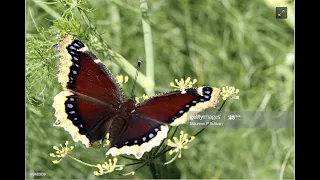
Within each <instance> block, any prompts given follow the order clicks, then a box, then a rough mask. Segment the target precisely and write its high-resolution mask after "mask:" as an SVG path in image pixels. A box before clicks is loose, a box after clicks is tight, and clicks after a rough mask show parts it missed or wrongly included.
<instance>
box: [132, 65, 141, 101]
mask: <svg viewBox="0 0 320 180" xmlns="http://www.w3.org/2000/svg"><path fill="white" fill-rule="evenodd" d="M140 66H141V61H138V66H137V72H136V76H135V78H134V82H133V87H132V91H131V98H132V99H134V98H135V97H134V88H135V86H136V82H137V78H138V72H139V69H140Z"/></svg>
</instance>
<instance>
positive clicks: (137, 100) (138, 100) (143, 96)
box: [135, 94, 148, 104]
mask: <svg viewBox="0 0 320 180" xmlns="http://www.w3.org/2000/svg"><path fill="white" fill-rule="evenodd" d="M147 98H148V95H146V94H143V95H142V97H135V100H136V103H137V104H138V103H140V99H142V101H143V100H145V99H147Z"/></svg>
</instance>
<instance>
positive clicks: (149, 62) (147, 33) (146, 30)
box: [140, 0, 154, 96]
mask: <svg viewBox="0 0 320 180" xmlns="http://www.w3.org/2000/svg"><path fill="white" fill-rule="evenodd" d="M140 10H141V14H142V29H143V37H144V48H145V53H146V66H147V68H146V71H147V72H146V75H147V78H149V80H150V81H152V82H154V58H153V45H152V33H151V27H150V20H149V12H148V4H147V1H146V0H140ZM146 93H147V95H148V96H151V95H154V87H152V88H147V89H146Z"/></svg>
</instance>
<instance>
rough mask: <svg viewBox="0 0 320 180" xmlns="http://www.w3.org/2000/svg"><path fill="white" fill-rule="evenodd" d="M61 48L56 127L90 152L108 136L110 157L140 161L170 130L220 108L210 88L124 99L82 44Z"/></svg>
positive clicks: (68, 39)
mask: <svg viewBox="0 0 320 180" xmlns="http://www.w3.org/2000/svg"><path fill="white" fill-rule="evenodd" d="M57 48H58V50H59V52H60V55H61V57H60V65H59V70H58V80H59V82H60V84H61V85H62V87H63V88H64V91H62V92H60V93H59V94H58V95H56V96H55V98H54V103H53V107H54V108H55V110H56V113H55V115H56V117H57V120H56V122H55V123H54V125H55V126H60V127H63V128H64V129H65V130H66V131H68V132H69V133H70V134H71V136H72V138H73V140H74V141H81V142H82V143H83V144H84V145H85V146H86V147H90V146H91V145H92V144H93V143H94V142H95V141H97V140H103V139H104V138H105V136H106V134H107V133H109V140H110V144H111V148H110V149H109V150H108V152H107V154H111V155H113V156H116V155H119V154H132V155H134V156H136V158H141V157H142V155H143V154H144V152H148V151H150V150H151V149H152V148H153V147H155V146H158V145H160V143H161V141H162V140H163V139H165V138H166V137H167V132H168V125H171V126H177V125H180V124H185V123H186V122H187V119H188V116H189V115H192V114H195V113H198V112H200V111H202V110H204V109H206V108H209V107H216V106H217V105H218V102H219V96H220V92H221V90H220V89H219V88H215V87H210V86H203V87H198V88H187V89H183V90H175V91H171V92H167V93H163V94H159V95H156V96H152V97H150V98H148V99H145V100H144V101H142V102H141V103H139V104H136V103H135V101H134V99H133V98H132V99H131V98H130V99H125V97H124V94H123V92H122V90H121V88H120V85H119V83H117V81H116V80H115V78H114V76H113V75H112V74H111V73H110V71H109V70H108V69H107V68H106V67H105V66H104V65H103V64H102V62H101V61H100V60H99V59H98V58H97V57H96V56H95V55H94V54H93V53H92V52H91V51H89V48H88V47H87V46H85V45H84V44H83V43H82V42H81V41H79V40H78V39H76V38H75V37H73V36H71V35H65V36H64V38H63V39H62V40H61V41H60V43H59V44H58V46H57Z"/></svg>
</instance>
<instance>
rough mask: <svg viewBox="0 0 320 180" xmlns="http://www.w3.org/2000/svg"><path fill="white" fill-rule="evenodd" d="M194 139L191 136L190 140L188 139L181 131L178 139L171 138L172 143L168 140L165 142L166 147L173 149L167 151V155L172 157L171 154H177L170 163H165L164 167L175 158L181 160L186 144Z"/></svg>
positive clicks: (186, 147)
mask: <svg viewBox="0 0 320 180" xmlns="http://www.w3.org/2000/svg"><path fill="white" fill-rule="evenodd" d="M194 139H195V137H194V136H191V137H190V138H188V134H187V133H184V132H183V131H180V137H179V139H178V138H177V137H173V142H172V141H171V139H169V140H168V141H167V145H168V146H170V147H173V148H174V149H171V150H170V151H169V154H170V155H172V154H173V153H177V154H176V156H175V157H173V158H172V159H171V160H170V161H168V162H166V163H165V164H164V165H167V164H169V163H171V162H173V161H174V160H175V159H176V158H177V157H179V158H181V152H182V149H188V145H187V144H188V143H189V142H191V141H193V140H194Z"/></svg>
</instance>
